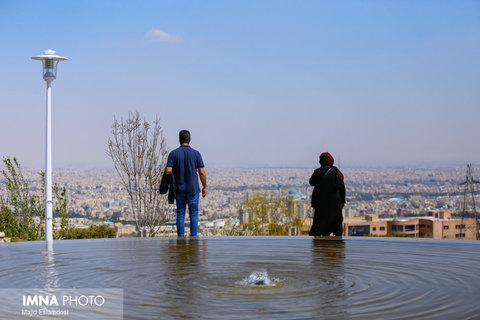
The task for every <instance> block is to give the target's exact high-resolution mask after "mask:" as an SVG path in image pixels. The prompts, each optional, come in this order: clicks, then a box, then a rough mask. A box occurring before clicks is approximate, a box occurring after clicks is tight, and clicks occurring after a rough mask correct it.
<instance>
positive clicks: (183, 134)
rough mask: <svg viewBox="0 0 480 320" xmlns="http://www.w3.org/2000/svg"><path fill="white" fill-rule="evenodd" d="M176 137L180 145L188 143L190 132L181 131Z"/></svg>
mask: <svg viewBox="0 0 480 320" xmlns="http://www.w3.org/2000/svg"><path fill="white" fill-rule="evenodd" d="M178 137H179V138H180V144H183V143H190V131H188V130H182V131H180V133H179V134H178Z"/></svg>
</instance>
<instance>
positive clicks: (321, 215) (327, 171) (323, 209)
mask: <svg viewBox="0 0 480 320" xmlns="http://www.w3.org/2000/svg"><path fill="white" fill-rule="evenodd" d="M320 165H321V167H320V168H318V169H315V171H314V172H313V174H312V177H311V178H310V185H311V186H314V187H315V188H314V189H313V193H312V207H313V209H314V210H315V214H314V216H313V224H312V229H311V230H310V232H309V233H308V234H309V235H311V236H329V235H330V233H333V234H334V235H335V236H342V223H343V216H342V209H343V207H344V206H345V184H344V183H343V174H342V173H341V172H340V170H339V169H338V168H337V167H335V166H334V165H333V157H332V156H331V155H330V153H328V152H324V153H322V154H321V155H320Z"/></svg>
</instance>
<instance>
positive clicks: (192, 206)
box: [165, 130, 207, 237]
mask: <svg viewBox="0 0 480 320" xmlns="http://www.w3.org/2000/svg"><path fill="white" fill-rule="evenodd" d="M179 139H180V147H178V148H177V149H175V150H173V151H172V152H170V154H169V155H168V160H167V168H166V169H165V174H173V185H174V186H175V199H176V201H177V235H178V236H179V237H183V236H184V235H185V210H186V208H187V204H188V212H189V215H190V235H191V236H192V237H195V236H196V235H197V232H198V200H199V193H200V187H199V185H198V177H199V176H200V181H201V182H202V186H203V188H202V197H204V198H205V196H206V195H207V174H206V173H205V168H204V167H205V166H204V164H203V160H202V156H201V155H200V152H198V151H197V150H195V149H192V148H191V147H190V132H189V131H188V130H182V131H180V133H179ZM197 171H198V174H197Z"/></svg>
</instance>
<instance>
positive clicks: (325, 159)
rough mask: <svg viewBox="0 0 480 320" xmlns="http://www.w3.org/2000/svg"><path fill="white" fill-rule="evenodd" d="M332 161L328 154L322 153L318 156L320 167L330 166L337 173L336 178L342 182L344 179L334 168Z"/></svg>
mask: <svg viewBox="0 0 480 320" xmlns="http://www.w3.org/2000/svg"><path fill="white" fill-rule="evenodd" d="M333 161H334V160H333V157H332V155H331V154H330V153H328V152H324V153H322V154H321V155H320V165H321V166H322V167H325V166H331V167H332V168H334V169H335V170H336V171H337V178H338V179H341V180H343V179H344V177H343V174H342V172H341V171H340V170H339V169H338V168H337V167H335V166H334V165H333Z"/></svg>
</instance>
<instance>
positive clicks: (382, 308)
mask: <svg viewBox="0 0 480 320" xmlns="http://www.w3.org/2000/svg"><path fill="white" fill-rule="evenodd" d="M44 247H45V244H44V242H27V243H14V244H4V245H0V288H123V289H124V317H125V319H480V304H479V303H478V298H479V296H480V294H479V288H480V272H479V270H480V267H479V266H480V244H479V243H478V242H474V241H461V240H459V241H449V240H428V239H389V238H384V239H381V238H344V240H341V241H332V240H314V239H313V238H310V237H225V238H215V237H211V238H198V239H188V238H187V239H177V238H154V239H99V240H64V241H56V242H55V244H54V252H53V254H50V255H49V254H47V253H45V252H44ZM255 271H266V272H268V276H269V277H270V279H271V280H272V284H271V285H246V284H245V279H248V278H249V275H251V274H252V272H255Z"/></svg>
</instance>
